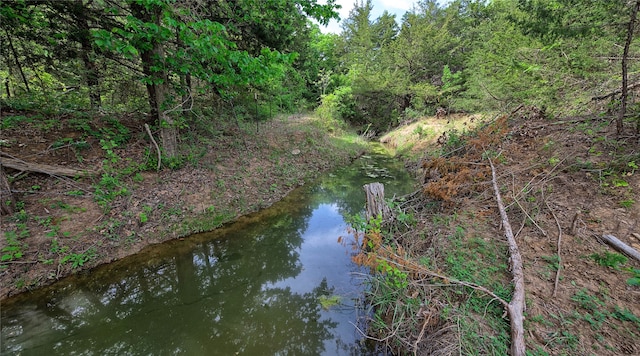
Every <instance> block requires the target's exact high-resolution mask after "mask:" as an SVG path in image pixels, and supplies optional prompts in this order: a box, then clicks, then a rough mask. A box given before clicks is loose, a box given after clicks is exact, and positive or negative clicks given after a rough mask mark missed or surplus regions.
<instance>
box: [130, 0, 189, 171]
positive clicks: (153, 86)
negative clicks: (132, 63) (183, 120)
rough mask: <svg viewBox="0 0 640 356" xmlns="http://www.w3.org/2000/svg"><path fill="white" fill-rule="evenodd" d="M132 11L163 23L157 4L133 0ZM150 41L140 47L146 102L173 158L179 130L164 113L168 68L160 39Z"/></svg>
mask: <svg viewBox="0 0 640 356" xmlns="http://www.w3.org/2000/svg"><path fill="white" fill-rule="evenodd" d="M131 11H132V13H133V15H134V16H135V17H137V18H138V19H140V20H142V21H144V22H150V23H154V24H155V25H157V26H158V27H160V26H162V24H161V21H160V16H161V15H162V9H161V8H160V7H157V6H155V7H153V8H152V9H150V10H147V9H145V7H143V6H141V5H139V4H136V3H132V4H131ZM151 45H152V48H151V49H150V50H140V59H141V60H142V70H143V72H144V74H145V75H146V76H147V78H149V79H150V81H148V82H147V92H148V94H149V106H150V107H151V117H150V119H151V120H150V121H156V122H157V123H158V125H159V126H160V138H161V139H162V149H163V151H164V154H165V155H166V156H167V157H169V158H172V157H175V156H176V155H177V152H178V140H177V137H178V130H177V128H176V125H175V122H174V121H173V119H172V118H171V116H169V115H167V110H166V108H164V104H165V99H166V95H167V93H168V88H169V85H168V76H167V71H166V70H165V69H164V47H163V44H162V42H161V41H159V40H157V39H152V40H151ZM155 68H161V69H155Z"/></svg>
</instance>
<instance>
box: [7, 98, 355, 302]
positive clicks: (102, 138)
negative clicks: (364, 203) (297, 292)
mask: <svg viewBox="0 0 640 356" xmlns="http://www.w3.org/2000/svg"><path fill="white" fill-rule="evenodd" d="M194 126H197V125H194ZM141 127H143V125H142V123H141V121H140V118H135V117H133V116H127V117H120V118H118V119H117V120H115V119H113V118H109V117H107V116H100V115H98V116H95V117H92V116H88V115H85V116H82V117H79V116H78V114H77V113H76V114H74V115H73V116H70V115H69V116H64V115H55V116H44V117H43V116H42V115H41V114H39V113H34V112H24V111H10V110H9V111H8V110H6V109H5V111H3V112H2V130H1V131H0V152H1V153H2V158H3V159H6V158H14V159H19V160H22V161H25V162H28V163H30V164H33V163H38V164H47V165H51V166H58V167H60V166H62V167H66V168H76V169H80V170H93V171H97V172H98V174H96V175H95V176H93V177H88V178H77V177H76V178H74V177H64V176H61V175H59V174H44V173H33V172H21V171H20V170H15V169H10V168H7V167H5V168H4V169H5V172H6V173H7V175H8V176H9V177H10V180H11V181H12V182H11V188H12V191H14V195H15V197H16V198H17V199H16V200H17V203H16V206H15V213H14V214H13V215H10V216H2V217H1V220H0V226H2V229H1V231H2V236H1V238H0V248H1V249H2V250H1V251H2V261H1V263H0V299H4V298H7V297H10V296H12V295H15V294H17V293H20V292H24V291H28V290H30V289H34V288H38V287H41V286H44V285H47V284H51V283H53V282H55V281H56V280H59V279H60V278H63V277H65V276H67V275H69V274H72V273H77V272H80V271H87V270H89V269H91V268H92V267H95V266H97V265H100V264H104V263H109V262H112V261H114V260H117V259H120V258H123V257H125V256H128V255H132V254H135V253H136V252H138V251H140V250H141V249H142V248H144V247H145V246H148V245H150V244H157V243H161V242H163V241H166V240H169V239H174V238H181V237H183V236H187V235H189V234H192V233H197V232H202V231H209V230H213V229H215V228H216V227H218V226H220V225H221V224H223V223H226V222H229V221H231V220H233V219H235V218H236V217H238V216H240V215H245V214H248V213H251V212H254V211H257V210H260V209H263V208H265V207H267V206H270V205H271V204H273V203H274V202H276V201H278V200H280V199H282V198H283V197H284V196H285V195H286V194H287V193H288V192H289V191H291V190H292V189H294V188H295V187H297V186H299V185H302V184H305V182H306V181H309V180H312V179H314V178H315V177H317V176H318V175H319V174H322V173H323V172H325V171H328V170H331V169H333V168H336V167H338V166H340V165H345V164H347V163H349V162H350V161H351V160H353V159H354V158H355V157H357V156H358V155H360V154H362V153H363V152H364V150H365V149H366V143H365V142H364V141H363V140H361V139H360V138H359V137H358V136H357V135H356V134H355V133H350V132H348V131H345V130H343V128H344V127H340V124H339V123H337V122H332V121H326V120H325V121H321V120H319V119H315V118H311V117H306V116H301V115H297V116H290V117H282V118H275V119H273V120H270V121H269V122H266V123H261V124H260V125H259V126H257V127H256V125H255V123H240V124H236V123H235V122H234V121H233V120H232V121H231V122H228V121H227V122H224V121H221V122H215V121H209V122H207V123H202V125H201V126H200V127H196V128H193V129H189V130H187V132H183V140H182V141H181V142H180V144H181V147H182V152H183V154H184V155H185V157H186V158H185V159H183V160H182V161H175V162H174V161H172V162H167V164H172V165H174V166H175V168H174V169H168V168H163V169H161V170H160V171H156V167H157V158H156V150H155V148H154V146H153V144H152V142H151V140H150V139H149V136H148V135H147V133H146V132H145V130H144V129H141ZM155 136H156V139H159V138H158V135H157V133H155ZM4 198H5V197H3V199H4Z"/></svg>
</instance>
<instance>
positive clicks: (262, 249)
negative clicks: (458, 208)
mask: <svg viewBox="0 0 640 356" xmlns="http://www.w3.org/2000/svg"><path fill="white" fill-rule="evenodd" d="M311 212H312V208H310V207H306V208H303V209H299V210H298V211H297V215H295V216H294V217H291V216H287V215H278V216H272V217H270V218H269V219H268V221H264V220H261V221H257V222H256V223H252V224H249V225H248V226H245V227H244V228H243V229H242V230H241V233H242V235H249V237H247V236H232V237H230V238H227V239H217V240H211V241H208V242H204V243H202V244H200V245H199V246H197V247H195V248H193V249H191V250H190V251H188V252H187V253H184V252H182V253H181V254H180V255H174V256H172V257H169V258H158V257H156V258H153V259H151V260H150V261H149V263H147V264H145V265H143V266H140V267H136V268H132V270H133V272H129V273H126V274H125V275H124V276H122V275H120V276H116V275H115V274H114V275H109V274H108V272H103V273H106V276H105V277H106V282H107V283H105V280H104V279H103V280H102V281H101V282H100V281H95V280H93V281H87V283H83V284H82V286H81V287H80V288H79V289H76V290H75V291H73V292H69V291H67V292H65V291H64V290H62V291H61V290H58V291H54V290H51V291H50V292H49V294H48V295H47V296H46V298H42V299H40V300H36V301H35V302H34V303H32V304H30V305H27V306H24V307H23V308H22V309H21V310H20V311H17V312H18V314H17V315H12V316H9V315H8V313H9V312H10V311H9V310H6V309H5V310H3V311H2V313H3V315H2V352H3V353H4V352H5V351H9V350H11V348H12V347H15V346H18V345H17V343H21V342H22V343H23V344H22V345H23V346H24V347H26V348H29V349H28V350H26V351H25V352H23V354H30V353H32V354H43V353H46V352H49V353H50V352H51V351H53V352H54V353H56V354H66V353H72V352H73V353H79V354H83V353H87V354H90V353H97V354H104V353H109V354H122V353H131V354H146V353H150V354H157V353H158V352H161V353H168V354H172V353H179V352H189V353H200V352H201V353H203V354H212V353H213V354H216V353H217V354H225V355H226V354H233V353H234V352H243V353H250V354H265V353H266V354H275V353H282V354H314V355H315V354H319V353H322V352H323V348H324V344H323V342H324V340H325V339H327V338H329V337H331V332H330V329H331V328H335V327H336V325H337V323H335V322H333V321H331V320H320V306H319V304H318V297H319V295H320V293H322V291H325V290H326V289H327V286H326V280H325V281H323V283H324V285H323V283H321V284H320V285H319V286H317V287H316V288H315V289H314V290H313V291H309V292H306V293H303V294H294V293H292V291H291V290H290V289H289V288H268V287H265V286H267V285H273V284H275V283H276V282H278V281H282V280H284V279H287V278H291V277H295V276H296V275H298V274H299V273H300V271H301V268H302V266H301V265H300V263H299V255H298V253H297V252H296V249H298V248H299V247H300V246H301V244H302V242H303V241H302V237H301V235H300V233H301V232H303V231H305V229H306V226H307V224H308V219H309V217H310V216H311ZM265 228H268V231H263V230H264V229H265ZM238 232H240V231H238ZM90 290H91V291H90ZM25 311H26V312H25ZM34 325H40V326H43V325H46V327H45V328H44V329H45V330H40V333H39V334H38V335H37V337H35V335H32V334H30V332H31V331H32V330H34ZM9 334H12V335H9ZM18 347H19V346H18Z"/></svg>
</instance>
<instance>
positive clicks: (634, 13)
mask: <svg viewBox="0 0 640 356" xmlns="http://www.w3.org/2000/svg"><path fill="white" fill-rule="evenodd" d="M639 8H640V0H638V1H636V3H635V4H634V5H633V9H632V10H631V18H630V19H629V27H628V29H627V40H626V42H625V44H624V52H623V54H622V97H621V99H620V100H621V106H620V112H619V113H618V118H617V120H616V133H617V135H618V137H620V136H622V133H623V131H624V115H625V114H626V113H627V96H628V90H627V81H628V75H627V59H628V58H629V47H631V41H632V40H633V32H634V30H635V27H636V18H637V17H638V9H639Z"/></svg>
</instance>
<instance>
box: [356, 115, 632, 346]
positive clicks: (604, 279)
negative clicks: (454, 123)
mask: <svg viewBox="0 0 640 356" xmlns="http://www.w3.org/2000/svg"><path fill="white" fill-rule="evenodd" d="M583 120H587V124H583ZM562 125H564V126H562ZM567 126H568V127H567ZM609 129H610V128H609V127H607V126H603V125H601V124H600V121H599V120H598V119H597V118H593V119H578V120H566V121H558V122H554V121H550V120H548V119H546V118H544V117H543V116H541V115H540V111H538V110H536V109H535V108H525V110H523V111H521V112H520V113H518V114H517V115H514V114H513V113H512V114H511V115H504V116H501V117H499V118H497V119H495V120H492V121H489V122H484V123H479V124H478V125H477V127H476V128H475V129H473V130H466V131H459V130H450V131H447V132H445V133H443V134H441V136H440V137H441V138H440V140H439V141H438V142H437V143H436V144H434V145H432V146H428V149H427V153H426V154H424V156H423V158H422V160H421V164H420V168H419V172H420V175H421V180H422V188H421V189H420V190H418V191H416V192H414V193H413V194H410V195H408V196H406V197H401V198H400V199H398V200H396V201H393V202H390V203H389V204H390V206H391V207H392V208H393V209H395V210H394V214H391V215H390V216H386V217H384V218H381V217H378V218H377V219H373V220H371V221H369V222H366V221H364V218H360V219H359V220H358V219H354V221H355V222H358V223H355V222H354V223H353V224H352V227H353V228H354V229H356V230H357V231H358V244H357V246H356V252H355V256H354V258H353V260H354V261H355V262H356V263H359V264H361V265H364V266H368V267H369V268H370V270H371V277H370V278H369V289H368V291H367V300H368V302H369V303H370V306H371V312H370V315H372V318H371V320H370V322H369V336H370V337H371V338H373V339H375V340H378V341H380V342H383V343H384V344H385V345H386V346H387V347H388V348H389V349H390V350H392V351H393V353H394V354H414V355H458V354H464V355H467V354H469V355H506V354H508V353H509V352H510V350H509V348H510V344H511V341H512V340H511V335H510V333H511V327H510V325H509V318H508V317H507V314H506V313H505V304H504V302H508V301H510V300H511V298H512V297H513V285H512V278H513V277H512V275H511V271H510V263H511V260H510V256H509V253H508V249H507V243H506V241H505V238H504V236H505V234H504V231H502V228H503V227H502V226H501V223H500V221H501V219H500V218H499V217H498V216H497V210H498V209H497V205H496V203H495V198H494V193H493V192H492V190H491V183H492V179H491V177H492V175H491V171H490V169H489V160H491V161H492V162H493V163H494V165H495V166H496V170H497V171H498V175H497V178H496V181H497V185H498V187H499V191H500V193H501V195H502V199H503V201H504V205H505V206H506V211H507V214H508V216H509V219H510V220H511V224H512V225H513V230H514V234H515V237H516V240H517V243H518V245H519V249H520V253H521V255H522V256H523V259H524V265H525V301H526V314H525V322H524V327H525V330H524V331H525V338H526V345H527V354H531V355H552V354H558V355H573V354H589V353H594V354H599V355H600V354H603V355H618V354H621V353H634V352H638V351H640V350H638V349H637V347H636V346H635V345H633V342H629V340H634V339H637V338H638V336H639V335H640V324H638V320H640V319H639V317H638V315H640V308H639V307H638V305H637V303H633V302H631V301H633V300H634V298H636V297H634V295H635V296H637V293H638V284H637V275H638V274H637V271H638V262H637V261H630V260H628V259H627V258H625V257H624V256H622V255H620V254H618V253H611V252H609V251H607V250H608V249H610V247H605V246H603V245H601V244H600V243H599V242H598V240H597V236H601V235H602V234H603V233H614V234H615V235H618V236H623V237H624V238H625V240H626V241H628V243H629V242H630V243H631V244H634V243H636V242H637V241H640V237H639V236H636V235H637V234H636V235H634V234H633V233H634V227H633V226H637V224H638V220H637V219H638V216H637V213H636V214H635V215H634V213H633V207H634V206H635V205H636V204H637V203H636V201H637V200H638V192H637V189H636V185H635V183H634V182H638V180H637V178H638V177H637V173H636V170H637V168H636V166H637V163H638V160H637V153H636V152H635V151H634V150H633V149H632V147H631V146H630V145H629V142H626V141H624V140H622V141H618V140H615V139H614V138H611V135H610V133H609V131H610V130H609ZM608 130H609V131H608ZM405 131H406V129H405ZM418 131H419V132H418ZM424 132H429V135H431V133H430V130H426V131H425V130H424V129H422V130H417V129H414V131H413V132H409V133H408V134H409V135H412V137H414V138H415V137H416V135H417V136H423V135H421V134H422V133H424ZM405 134H407V133H406V132H405ZM393 135H394V134H391V135H390V137H393V140H394V141H393V142H403V141H402V140H403V139H402V138H399V137H394V136H393ZM424 136H426V135H424ZM411 142H412V140H411V139H407V140H406V141H405V143H404V145H406V147H409V146H411ZM560 142H563V144H560ZM574 142H575V143H574ZM436 145H437V146H436ZM605 158H606V159H605ZM407 216H410V218H407ZM407 220H410V221H412V222H413V223H412V224H408V223H406V221H407ZM634 222H635V225H634ZM634 236H635V238H634ZM594 237H596V239H594ZM636 239H637V241H636ZM636 246H637V244H636ZM603 250H604V251H603ZM634 293H635V294H634Z"/></svg>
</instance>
